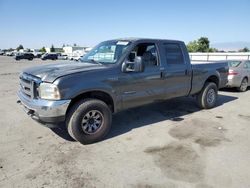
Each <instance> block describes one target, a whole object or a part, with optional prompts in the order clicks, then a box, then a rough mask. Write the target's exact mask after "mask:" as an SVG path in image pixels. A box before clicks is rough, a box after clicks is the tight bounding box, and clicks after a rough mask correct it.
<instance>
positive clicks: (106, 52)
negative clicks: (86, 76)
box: [80, 41, 130, 64]
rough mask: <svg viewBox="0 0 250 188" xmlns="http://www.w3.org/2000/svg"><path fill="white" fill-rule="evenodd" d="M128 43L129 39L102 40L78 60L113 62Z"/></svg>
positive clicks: (118, 57) (122, 52)
mask: <svg viewBox="0 0 250 188" xmlns="http://www.w3.org/2000/svg"><path fill="white" fill-rule="evenodd" d="M129 45H130V42H129V41H107V42H102V43H100V44H99V45H97V46H96V47H94V48H93V49H92V50H91V51H90V52H89V53H87V54H86V55H84V56H83V57H82V58H81V59H80V61H82V62H97V63H102V64H115V63H116V62H117V61H118V60H119V59H120V57H121V56H122V55H123V54H124V52H125V51H126V49H127V47H128V46H129Z"/></svg>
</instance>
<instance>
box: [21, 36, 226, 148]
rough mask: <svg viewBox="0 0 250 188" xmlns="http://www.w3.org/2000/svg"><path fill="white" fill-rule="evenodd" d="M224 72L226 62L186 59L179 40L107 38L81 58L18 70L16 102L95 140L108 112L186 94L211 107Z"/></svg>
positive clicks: (222, 83)
mask: <svg viewBox="0 0 250 188" xmlns="http://www.w3.org/2000/svg"><path fill="white" fill-rule="evenodd" d="M227 73H228V65H227V63H212V62H210V63H206V64H191V63H190V59H189V54H188V52H187V49H186V46H185V44H184V43H183V42H181V41H175V40H157V39H156V40H155V39H120V40H110V41H105V42H102V43H100V44H99V45H97V46H96V47H95V48H93V49H92V50H91V51H90V52H89V53H88V54H86V55H85V56H84V57H83V58H82V59H81V62H74V63H73V62H68V63H66V62H62V63H60V64H51V65H45V66H40V67H34V68H30V69H27V70H24V71H23V72H22V73H21V74H20V85H21V88H20V90H19V92H18V97H19V100H18V102H19V103H20V104H22V106H23V107H24V109H25V111H26V113H27V114H29V115H30V116H31V117H32V118H33V119H35V120H37V121H39V122H41V123H43V124H45V125H47V126H51V125H54V124H58V123H59V122H66V126H67V129H68V132H69V134H70V135H71V136H72V138H74V139H75V140H77V141H79V142H81V143H83V144H89V143H93V142H96V141H99V140H101V139H102V138H103V137H104V136H105V135H106V134H107V133H108V131H109V129H110V127H111V122H112V113H116V112H118V111H121V110H124V109H128V108H133V107H137V106H140V105H145V104H148V103H152V102H155V101H159V100H166V99H171V98H175V97H181V96H190V95H191V96H196V98H197V102H198V105H199V106H200V107H201V108H205V109H209V108H212V107H214V106H215V103H216V99H217V91H218V89H219V88H221V87H225V85H226V83H227Z"/></svg>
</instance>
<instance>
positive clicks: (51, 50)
mask: <svg viewBox="0 0 250 188" xmlns="http://www.w3.org/2000/svg"><path fill="white" fill-rule="evenodd" d="M55 51H56V50H55V48H54V45H53V44H52V46H51V48H50V52H55Z"/></svg>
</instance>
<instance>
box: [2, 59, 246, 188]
mask: <svg viewBox="0 0 250 188" xmlns="http://www.w3.org/2000/svg"><path fill="white" fill-rule="evenodd" d="M49 63H54V61H53V62H52V61H45V62H42V61H41V60H33V61H26V60H21V61H19V62H16V61H15V60H14V59H13V58H11V57H4V56H0V117H1V118H0V187H4V188H5V187H39V188H41V187H44V188H45V187H72V188H74V187H102V188H103V187H109V188H110V187H117V188H118V187H139V188H143V187H147V188H149V187H168V188H169V187H170V188H176V187H180V188H186V187H195V188H212V187H219V188H231V187H232V188H236V187H237V188H245V187H250V168H249V167H250V127H249V126H250V91H247V92H245V93H238V92H236V91H234V90H232V89H230V90H228V89H227V90H224V91H220V92H219V94H220V95H219V101H218V106H217V107H216V108H214V109H211V110H200V109H198V108H197V107H196V105H195V101H194V99H192V98H179V99H174V100H171V101H166V102H163V103H159V104H152V105H148V106H144V107H140V108H136V109H132V110H127V111H124V112H121V113H118V114H116V115H115V116H114V117H113V124H112V130H111V132H110V134H109V135H108V136H107V137H106V139H104V140H103V141H101V142H99V143H96V144H92V145H81V144H79V143H78V142H74V141H72V139H70V137H69V136H68V135H67V133H66V132H65V130H64V129H53V130H51V129H48V128H46V127H43V126H41V125H40V124H39V123H37V122H35V121H34V120H32V119H30V118H29V117H28V116H27V115H26V114H25V113H24V112H23V110H22V109H21V107H20V106H19V105H18V104H16V100H17V96H16V92H17V90H18V87H19V86H18V85H19V84H18V75H19V73H20V71H21V70H22V69H24V68H26V67H30V66H37V65H41V64H49Z"/></svg>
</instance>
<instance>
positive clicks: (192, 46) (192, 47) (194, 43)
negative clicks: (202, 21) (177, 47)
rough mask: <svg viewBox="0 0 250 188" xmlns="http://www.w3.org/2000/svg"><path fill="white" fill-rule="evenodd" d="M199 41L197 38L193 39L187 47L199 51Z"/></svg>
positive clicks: (190, 50) (191, 50)
mask: <svg viewBox="0 0 250 188" xmlns="http://www.w3.org/2000/svg"><path fill="white" fill-rule="evenodd" d="M198 48H199V47H198V43H197V41H196V40H194V41H191V42H189V43H188V44H187V49H188V51H189V52H197V51H198Z"/></svg>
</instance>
